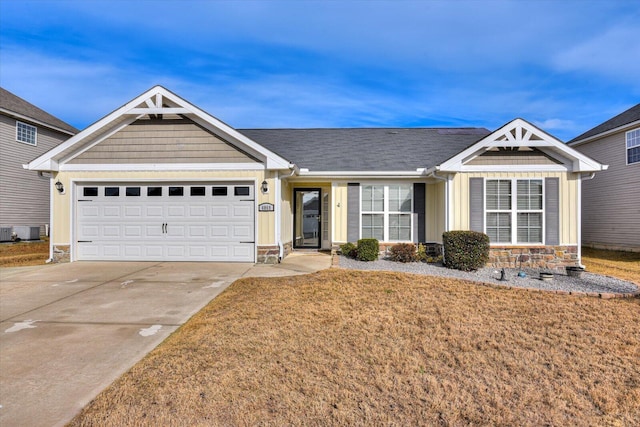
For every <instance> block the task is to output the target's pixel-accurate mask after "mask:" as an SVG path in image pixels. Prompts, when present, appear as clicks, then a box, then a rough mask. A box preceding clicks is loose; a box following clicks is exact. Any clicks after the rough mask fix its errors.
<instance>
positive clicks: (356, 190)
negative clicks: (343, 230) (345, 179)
mask: <svg viewBox="0 0 640 427" xmlns="http://www.w3.org/2000/svg"><path fill="white" fill-rule="evenodd" d="M359 237H360V184H359V183H357V182H355V183H353V182H350V183H348V184H347V240H348V241H349V242H353V243H355V242H357V241H358V238H359Z"/></svg>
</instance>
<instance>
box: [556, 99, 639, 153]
mask: <svg viewBox="0 0 640 427" xmlns="http://www.w3.org/2000/svg"><path fill="white" fill-rule="evenodd" d="M634 123H635V124H638V125H640V104H637V105H635V106H633V107H631V108H629V109H628V110H626V111H623V112H622V113H620V114H618V115H617V116H615V117H613V118H611V119H609V120H607V121H606V122H604V123H601V124H599V125H598V126H596V127H594V128H593V129H590V130H588V131H586V132H585V133H583V134H582V135H579V136H577V137H575V138H573V139H572V140H571V141H569V142H568V144H570V145H574V144H575V145H577V144H580V143H581V142H586V141H585V140H590V139H595V137H598V136H600V135H602V134H606V133H612V132H615V131H616V130H618V129H620V128H623V127H626V126H628V125H633V124H634ZM620 130H621V129H620Z"/></svg>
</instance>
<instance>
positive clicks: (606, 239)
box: [567, 104, 640, 252]
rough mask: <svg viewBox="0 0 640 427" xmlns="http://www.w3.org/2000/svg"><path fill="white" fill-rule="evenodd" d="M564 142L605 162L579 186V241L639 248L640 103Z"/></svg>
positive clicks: (623, 247)
mask: <svg viewBox="0 0 640 427" xmlns="http://www.w3.org/2000/svg"><path fill="white" fill-rule="evenodd" d="M567 144H568V145H569V146H571V148H574V149H576V150H577V151H579V152H581V153H583V154H586V155H587V156H589V157H592V158H594V159H598V161H601V162H606V163H607V164H608V165H609V169H607V171H606V172H605V173H599V174H597V175H595V176H594V177H593V179H590V180H587V181H585V182H584V184H583V186H582V200H583V203H582V231H583V235H582V237H583V239H582V243H583V245H584V246H590V247H594V248H604V249H619V250H626V251H634V252H640V104H636V105H635V106H633V107H631V108H629V109H628V110H625V111H623V112H622V113H620V114H618V115H617V116H615V117H612V118H611V119H609V120H607V121H605V122H604V123H601V124H599V125H598V126H596V127H594V128H592V129H589V130H588V131H586V132H585V133H583V134H581V135H579V136H577V137H575V138H574V139H572V140H571V141H569V142H568V143H567Z"/></svg>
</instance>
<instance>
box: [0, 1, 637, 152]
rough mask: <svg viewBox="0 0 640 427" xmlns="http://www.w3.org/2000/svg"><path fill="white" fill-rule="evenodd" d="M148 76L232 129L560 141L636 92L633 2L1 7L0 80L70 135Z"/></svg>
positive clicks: (621, 106)
mask: <svg viewBox="0 0 640 427" xmlns="http://www.w3.org/2000/svg"><path fill="white" fill-rule="evenodd" d="M156 84H161V85H163V86H165V87H167V88H168V89H170V90H172V91H173V92H175V93H177V94H178V95H180V96H182V97H184V98H185V99H187V100H188V101H190V102H192V103H194V104H195V105H197V106H199V107H201V108H203V109H204V110H206V111H207V112H209V113H210V114H212V115H214V116H216V117H218V118H219V119H221V120H223V121H225V122H226V123H228V124H230V125H231V126H234V127H237V128H273V127H290V128H301V127H442V126H484V127H487V128H489V129H492V130H493V129H495V128H497V127H499V126H501V125H502V124H504V123H506V122H508V121H509V120H511V119H513V118H515V117H522V118H524V119H526V120H529V121H530V122H533V123H534V124H536V125H538V126H541V127H542V128H543V129H544V130H546V131H548V132H549V133H551V134H553V135H555V136H556V137H558V138H560V139H561V140H569V139H571V138H573V137H574V136H577V135H578V134H580V133H582V132H584V131H586V130H588V129H590V128H591V127H593V126H595V125H597V124H599V123H601V122H603V121H605V120H607V119H609V118H611V117H613V116H614V115H616V114H618V113H620V112H622V111H624V110H626V109H627V108H629V107H631V106H633V105H635V104H637V103H638V102H640V2H639V1H637V0H622V1H616V0H607V1H590V0H580V1H551V0H547V1H456V0H451V1H403V0H398V1H346V0H344V1H293V0H289V1H189V0H185V1H171V0H141V1H125V0H110V1H98V0H83V1H46V0H39V1H28V0H26V1H25V0H19V1H18V0H2V1H1V2H0V85H2V86H3V87H4V88H6V89H8V90H10V91H11V92H13V93H15V94H16V95H18V96H20V97H22V98H24V99H26V100H28V101H29V102H32V103H33V104H35V105H37V106H39V107H40V108H43V109H45V110H46V111H48V112H50V113H52V114H54V115H55V116H57V117H59V118H61V119H62V120H65V121H67V122H68V123H70V124H72V125H74V126H76V127H78V128H80V129H82V128H84V127H86V126H87V125H89V124H91V123H93V122H94V121H96V120H98V119H100V118H101V117H103V116H105V115H106V114H108V113H109V112H111V111H113V110H114V109H116V108H117V107H119V106H121V105H122V104H124V103H125V102H127V101H129V100H130V99H132V98H134V97H135V96H137V95H139V94H140V93H142V92H144V91H145V90H147V89H149V88H150V87H152V86H153V85H156Z"/></svg>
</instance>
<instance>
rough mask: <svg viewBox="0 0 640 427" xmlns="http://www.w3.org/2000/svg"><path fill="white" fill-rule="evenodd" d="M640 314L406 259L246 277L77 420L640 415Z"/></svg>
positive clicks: (516, 419) (587, 419) (631, 305)
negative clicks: (450, 273) (373, 268)
mask: <svg viewBox="0 0 640 427" xmlns="http://www.w3.org/2000/svg"><path fill="white" fill-rule="evenodd" d="M638 319H640V299H638V298H635V299H625V300H619V299H614V300H601V299H597V298H590V297H577V296H564V295H555V294H548V293H540V292H528V291H524V290H510V289H498V288H491V287H485V286H480V285H478V284H475V283H470V282H463V281H457V280H450V279H441V278H433V277H427V276H418V275H408V274H400V273H385V272H359V271H347V270H339V269H332V270H326V271H322V272H319V273H315V274H312V275H306V276H295V277H286V278H249V279H242V280H239V281H237V282H235V283H234V284H233V285H232V286H231V287H229V288H228V289H227V290H226V291H225V292H224V293H223V294H222V295H220V296H219V297H217V298H216V299H215V300H214V301H212V302H211V303H210V304H209V305H208V306H207V307H206V308H204V309H203V310H202V311H201V312H200V313H198V314H197V315H196V316H194V317H193V318H192V319H191V320H190V321H189V322H188V323H187V324H185V325H184V326H183V327H182V328H180V329H179V330H178V331H177V332H176V333H174V334H173V335H172V336H171V337H169V338H168V339H167V340H166V341H165V342H164V343H163V344H162V345H160V346H159V347H158V348H157V349H156V350H154V351H153V352H152V353H151V354H149V355H148V356H147V357H146V358H145V359H143V360H142V361H141V362H140V363H138V364H137V365H136V366H134V367H133V368H132V369H131V370H130V371H129V372H128V373H126V374H125V375H123V376H122V377H121V378H120V379H119V380H117V381H116V382H115V383H114V384H112V385H111V386H110V387H109V388H108V389H106V390H105V391H104V392H103V393H101V394H100V395H99V396H98V397H97V398H96V399H95V400H94V401H93V402H92V403H91V404H89V405H88V406H87V407H86V408H85V409H84V410H83V412H82V413H81V414H80V415H79V416H78V417H76V418H75V419H74V420H73V421H72V423H71V425H95V426H98V425H100V426H103V425H113V426H121V425H154V426H155V425H176V426H178V425H180V426H182V425H278V426H279V425H468V424H472V425H536V426H538V425H640V367H639V366H638V360H640V322H639V321H638Z"/></svg>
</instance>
